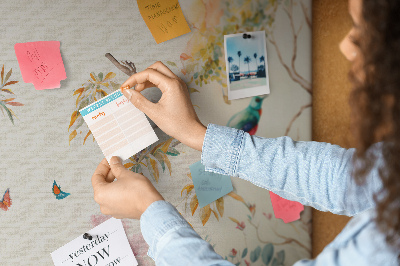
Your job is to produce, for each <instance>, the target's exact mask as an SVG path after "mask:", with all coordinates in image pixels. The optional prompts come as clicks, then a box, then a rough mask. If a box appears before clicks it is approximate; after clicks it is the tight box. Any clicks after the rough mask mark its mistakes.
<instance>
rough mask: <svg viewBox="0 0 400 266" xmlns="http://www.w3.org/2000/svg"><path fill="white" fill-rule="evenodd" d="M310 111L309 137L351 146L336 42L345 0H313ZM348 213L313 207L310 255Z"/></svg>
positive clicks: (346, 25)
mask: <svg viewBox="0 0 400 266" xmlns="http://www.w3.org/2000/svg"><path fill="white" fill-rule="evenodd" d="M312 8H313V30H312V32H313V34H312V36H313V37H312V45H313V50H312V51H313V56H312V60H313V71H312V79H313V92H314V94H313V98H314V100H313V115H312V138H313V140H315V141H322V142H329V143H333V144H337V145H340V146H342V147H345V148H350V147H352V141H351V140H350V139H349V138H348V137H347V136H348V135H349V133H350V129H349V125H350V107H349V104H348V102H349V94H350V91H351V84H350V82H349V80H348V78H347V73H348V71H349V68H350V63H349V62H347V60H346V59H345V57H344V56H343V55H342V54H341V53H340V50H339V43H340V41H341V40H342V39H343V37H344V36H345V35H346V34H347V32H348V31H349V30H350V28H351V18H350V16H349V14H348V1H346V0H339V1H328V0H320V1H313V5H312ZM348 221H349V217H346V216H341V215H334V214H331V213H325V212H320V211H317V210H315V209H313V237H312V247H313V257H315V256H317V255H318V254H319V253H320V252H321V251H322V250H323V249H324V247H325V246H326V245H327V244H329V243H330V242H331V241H332V240H333V239H334V238H335V237H336V236H337V234H339V232H340V231H341V230H342V229H343V227H344V226H345V225H346V224H347V222H348Z"/></svg>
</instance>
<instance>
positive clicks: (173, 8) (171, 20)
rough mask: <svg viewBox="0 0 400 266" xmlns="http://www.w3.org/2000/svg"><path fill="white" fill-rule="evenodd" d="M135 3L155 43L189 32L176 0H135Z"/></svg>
mask: <svg viewBox="0 0 400 266" xmlns="http://www.w3.org/2000/svg"><path fill="white" fill-rule="evenodd" d="M137 4H138V7H139V11H140V14H141V15H142V18H143V20H144V22H145V23H146V25H147V27H148V28H149V30H150V32H151V34H152V35H153V37H154V39H155V40H156V42H157V43H162V42H165V41H168V40H170V39H173V38H175V37H178V36H181V35H183V34H186V33H188V32H190V28H189V25H188V24H187V22H186V19H185V17H184V16H183V13H182V9H181V6H180V5H179V2H178V0H172V1H171V0H137Z"/></svg>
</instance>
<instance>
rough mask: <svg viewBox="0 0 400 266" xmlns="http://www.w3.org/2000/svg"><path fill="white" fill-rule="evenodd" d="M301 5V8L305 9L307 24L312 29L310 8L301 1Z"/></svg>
mask: <svg viewBox="0 0 400 266" xmlns="http://www.w3.org/2000/svg"><path fill="white" fill-rule="evenodd" d="M300 5H301V9H302V10H303V14H304V17H305V18H306V22H307V25H308V27H309V28H310V29H311V28H312V26H311V19H310V17H309V16H308V8H306V6H305V5H304V3H303V2H300Z"/></svg>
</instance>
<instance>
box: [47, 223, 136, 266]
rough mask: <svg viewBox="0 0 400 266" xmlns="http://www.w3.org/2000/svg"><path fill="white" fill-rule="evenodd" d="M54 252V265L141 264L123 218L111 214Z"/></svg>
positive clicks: (52, 254)
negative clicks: (130, 241) (102, 221)
mask: <svg viewBox="0 0 400 266" xmlns="http://www.w3.org/2000/svg"><path fill="white" fill-rule="evenodd" d="M84 233H85V232H83V233H82V235H80V236H78V237H77V238H75V239H74V240H72V241H71V242H69V243H68V244H66V245H64V246H63V247H61V248H59V249H57V250H56V251H54V252H52V253H51V257H52V259H53V262H54V265H56V266H76V265H97V266H100V265H133V266H136V265H138V263H137V261H136V258H135V255H133V252H132V249H131V247H130V245H129V242H128V239H127V237H126V234H125V230H124V227H123V226H122V223H121V220H119V219H115V218H110V219H108V220H107V221H105V222H104V223H102V224H99V225H98V226H96V227H95V228H93V229H92V230H90V231H89V232H87V233H88V234H89V235H91V236H92V240H89V239H84V238H83V234H84Z"/></svg>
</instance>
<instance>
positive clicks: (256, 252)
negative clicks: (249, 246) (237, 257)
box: [250, 246, 261, 262]
mask: <svg viewBox="0 0 400 266" xmlns="http://www.w3.org/2000/svg"><path fill="white" fill-rule="evenodd" d="M260 254H261V248H260V246H258V247H257V248H256V249H255V250H253V251H252V252H250V260H251V262H256V261H257V260H258V258H259V257H260Z"/></svg>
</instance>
